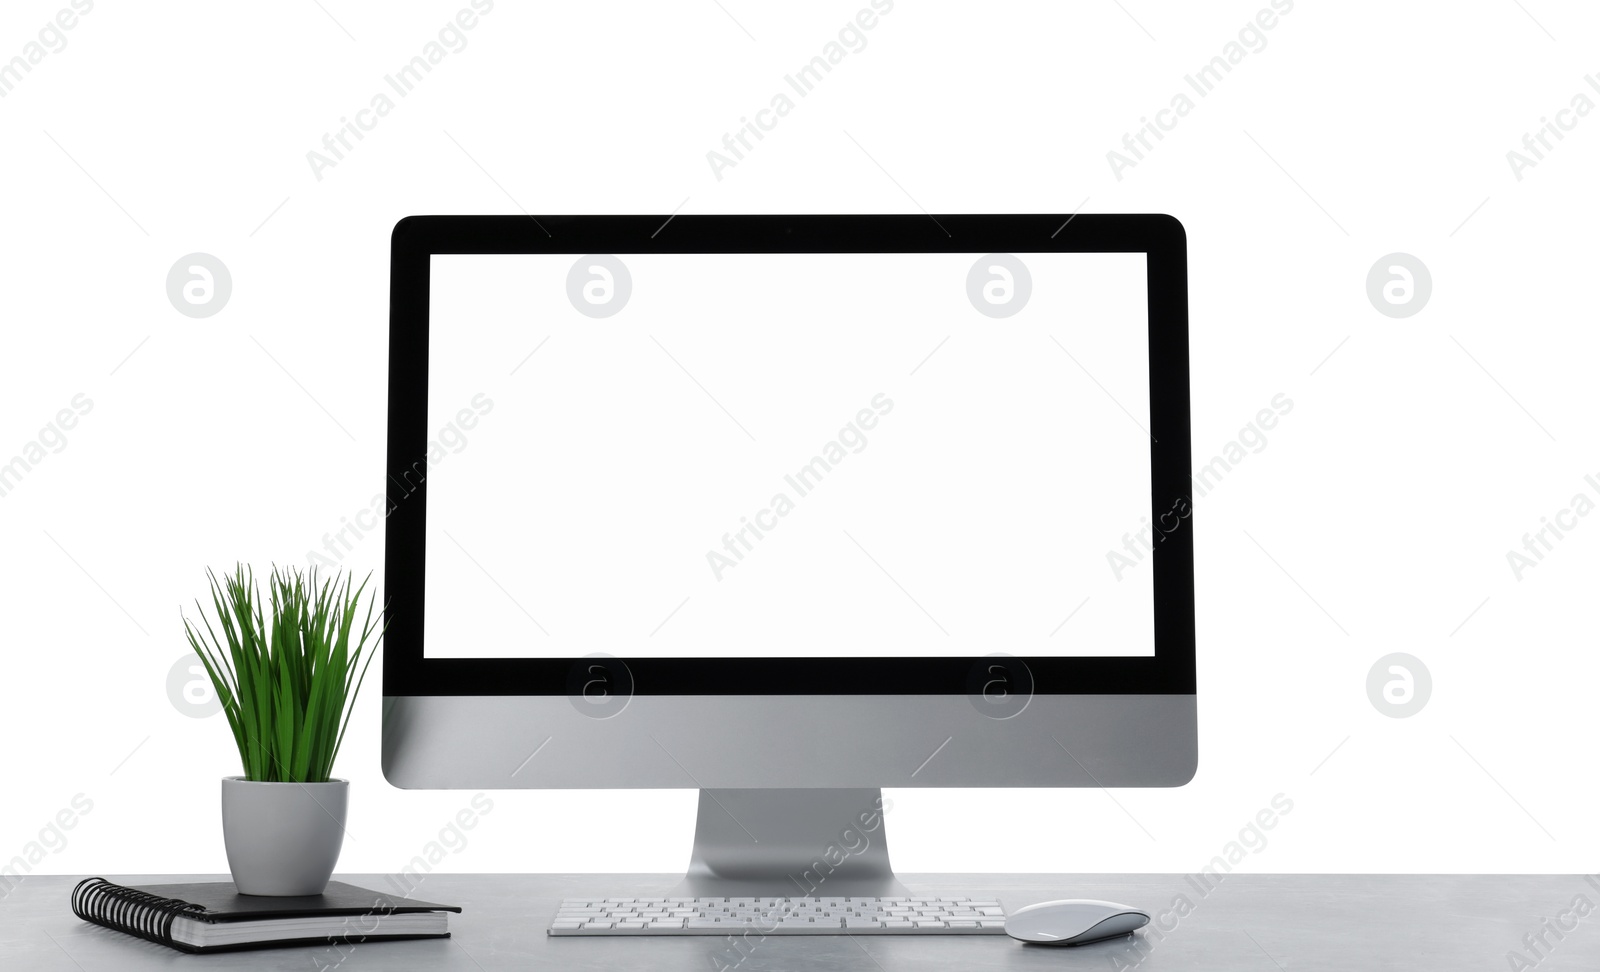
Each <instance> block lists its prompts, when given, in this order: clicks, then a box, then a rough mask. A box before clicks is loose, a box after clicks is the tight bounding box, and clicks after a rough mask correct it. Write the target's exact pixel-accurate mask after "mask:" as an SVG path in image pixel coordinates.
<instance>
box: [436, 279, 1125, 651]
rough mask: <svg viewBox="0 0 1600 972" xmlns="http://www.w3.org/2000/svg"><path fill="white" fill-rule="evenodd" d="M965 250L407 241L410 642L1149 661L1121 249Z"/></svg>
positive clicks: (477, 647)
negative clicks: (423, 338)
mask: <svg viewBox="0 0 1600 972" xmlns="http://www.w3.org/2000/svg"><path fill="white" fill-rule="evenodd" d="M981 256H983V254H977V253H970V254H799V255H795V254H747V255H728V254H707V255H638V254H623V255H620V256H619V257H618V259H620V260H621V261H622V262H623V263H624V264H625V266H626V268H627V271H628V273H629V276H630V277H631V293H630V295H629V297H628V300H627V303H626V305H625V306H624V307H623V308H622V310H621V311H620V312H618V313H616V314H615V316H611V317H608V318H604V319H595V318H592V317H588V316H585V315H584V314H581V313H579V312H578V310H577V309H575V307H574V305H573V303H572V302H571V300H569V295H568V287H567V281H568V275H569V271H570V270H571V269H572V268H573V267H574V265H575V264H576V263H578V262H579V258H577V257H575V256H572V255H436V256H434V257H433V258H432V275H431V297H430V308H429V315H430V333H429V392H428V395H429V406H428V415H429V429H430V431H431V432H432V433H433V435H432V442H430V448H431V457H430V469H429V472H428V480H427V482H428V489H427V564H426V592H427V593H426V605H425V614H426V622H425V629H424V639H425V645H426V654H427V656H428V657H576V656H581V655H585V654H589V653H591V652H606V653H609V654H613V655H618V656H622V657H651V656H663V657H683V656H701V657H739V656H873V655H880V656H916V655H956V656H962V655H983V654H989V653H992V652H1007V653H1010V654H1015V655H1149V654H1152V653H1153V624H1152V610H1153V596H1152V591H1153V588H1152V583H1151V574H1152V572H1151V571H1150V570H1149V569H1148V565H1147V564H1146V566H1145V567H1144V568H1143V569H1138V570H1130V571H1127V572H1125V574H1124V576H1123V577H1122V578H1121V579H1120V580H1118V579H1117V578H1116V577H1115V576H1114V574H1113V572H1112V571H1111V570H1110V569H1109V568H1108V565H1107V550H1108V549H1109V547H1110V546H1112V545H1115V544H1117V543H1119V542H1120V538H1121V537H1122V535H1123V534H1124V533H1125V532H1128V531H1136V530H1137V529H1138V528H1139V527H1140V525H1141V524H1142V523H1144V522H1145V521H1146V520H1147V519H1148V516H1149V510H1150V438H1149V435H1148V433H1147V431H1146V430H1147V429H1148V428H1149V417H1148V416H1149V397H1150V396H1149V379H1148V338H1147V335H1148V331H1147V326H1148V323H1147V316H1146V315H1147V309H1146V303H1147V302H1146V299H1145V292H1146V291H1145V257H1144V255H1143V254H1042V253H1029V254H1020V255H1019V258H1020V259H1021V260H1022V261H1023V262H1024V263H1025V265H1026V266H1027V268H1028V272H1029V275H1030V277H1031V282H1032V285H1031V293H1030V295H1029V297H1028V300H1027V303H1026V305H1025V306H1024V307H1023V309H1022V310H1021V311H1020V312H1018V313H1016V314H1015V315H1014V316H1011V317H1007V318H1003V319H996V318H992V317H988V316H985V315H984V314H981V313H979V312H978V310H977V309H975V307H974V305H973V303H972V302H971V301H970V300H969V296H968V290H967V279H968V273H969V270H970V269H971V268H972V267H973V265H974V263H975V262H976V261H977V260H978V259H979V257H981ZM584 272H585V273H587V270H585V271H584ZM469 425H470V426H471V427H470V428H468V426H469ZM868 425H870V426H871V427H870V428H868V427H867V426H868ZM830 444H832V446H831V447H830ZM818 457H821V463H820V464H818V463H816V462H815V460H816V459H817V458H818ZM830 460H832V461H830ZM808 466H809V467H810V469H811V471H810V473H809V474H808V475H806V476H805V477H804V478H801V477H799V475H798V474H799V473H800V472H801V471H802V470H804V469H805V468H806V467H808ZM763 527H764V528H763ZM741 530H743V532H742V533H741ZM758 531H759V536H758V535H757V534H758ZM1069 616H1070V620H1066V619H1068V618H1069ZM1064 621H1065V623H1063V622H1064Z"/></svg>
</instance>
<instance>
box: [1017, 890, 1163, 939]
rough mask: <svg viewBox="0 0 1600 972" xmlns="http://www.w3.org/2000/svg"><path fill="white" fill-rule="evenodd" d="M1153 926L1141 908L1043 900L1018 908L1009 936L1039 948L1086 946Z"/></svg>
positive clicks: (1112, 903) (1109, 903)
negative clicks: (1049, 946)
mask: <svg viewBox="0 0 1600 972" xmlns="http://www.w3.org/2000/svg"><path fill="white" fill-rule="evenodd" d="M1149 923H1150V916H1149V915H1147V914H1145V913H1144V912H1142V911H1140V910H1139V909H1138V908H1130V907H1128V906H1127V905H1120V904H1116V903H1114V902H1111V901H1090V900H1085V899H1078V898H1073V899H1068V900H1066V901H1041V902H1039V903H1038V904H1031V905H1028V906H1027V907H1026V908H1018V909H1017V910H1016V911H1013V912H1012V913H1011V916H1010V917H1008V918H1007V919H1006V934H1007V935H1010V936H1011V937H1012V938H1015V939H1017V940H1018V941H1023V942H1033V943H1035V944H1039V945H1087V944H1088V943H1089V942H1099V941H1104V940H1105V939H1107V938H1116V937H1118V936H1120V935H1127V934H1131V933H1132V932H1133V930H1134V929H1136V928H1143V927H1144V926H1145V925H1147V924H1149Z"/></svg>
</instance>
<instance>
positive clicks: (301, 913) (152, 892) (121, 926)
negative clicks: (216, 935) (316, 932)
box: [72, 878, 461, 952]
mask: <svg viewBox="0 0 1600 972" xmlns="http://www.w3.org/2000/svg"><path fill="white" fill-rule="evenodd" d="M72 911H73V913H74V914H76V915H77V916H78V917H79V918H82V919H83V920H84V921H89V922H93V923H94V924H97V925H102V926H104V927H106V928H110V929H113V930H115V931H120V932H124V933H126V934H129V935H134V936H137V937H139V938H143V939H145V940H146V941H152V942H158V943H159V944H162V945H166V946H168V947H170V948H175V949H178V950H180V951H184V952H200V951H204V952H212V951H225V950H234V949H243V948H277V947H283V946H291V945H325V944H327V943H329V942H330V941H335V940H337V941H340V942H344V941H349V942H364V941H396V940H399V939H402V938H419V937H425V938H435V937H437V938H447V937H449V933H448V932H447V933H445V934H444V935H438V936H434V935H426V936H418V935H382V934H379V935H351V936H348V937H343V936H341V937H339V938H338V939H333V938H327V937H322V938H305V939H294V940H286V941H273V942H251V943H243V944H238V945H225V946H218V947H213V948H204V949H197V948H194V947H193V946H190V945H187V944H185V943H183V942H177V941H173V939H172V934H171V932H172V923H173V922H174V921H178V920H183V919H190V920H194V921H203V922H210V923H221V922H248V921H256V920H264V919H265V920H276V919H287V918H315V917H347V916H348V917H359V916H363V915H389V914H394V915H404V914H415V913H419V912H428V911H454V912H457V913H459V912H460V911H461V909H460V908H459V907H457V906H455V905H442V904H433V903H432V902H428V901H417V900H415V899H412V898H399V897H395V896H394V895H391V894H385V893H384V892H382V891H371V890H368V889H366V888H358V887H355V886H354V885H350V884H345V883H343V882H342V881H330V882H328V887H327V890H325V891H324V892H323V893H322V894H311V895H304V896H298V897H267V896H263V895H255V894H240V893H239V892H238V889H237V888H235V887H234V885H233V882H232V881H214V882H207V883H197V884H150V885H141V886H138V887H124V886H122V885H118V884H112V883H111V882H109V881H107V880H105V879H104V878H89V879H88V880H85V881H82V882H80V883H79V884H78V886H77V887H76V888H73V890H72Z"/></svg>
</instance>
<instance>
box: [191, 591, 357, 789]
mask: <svg viewBox="0 0 1600 972" xmlns="http://www.w3.org/2000/svg"><path fill="white" fill-rule="evenodd" d="M206 576H207V578H209V580H210V582H211V602H212V605H213V606H214V608H215V611H216V620H217V627H219V628H221V629H222V637H221V638H218V637H217V632H216V629H215V628H213V627H212V623H211V619H209V618H207V617H206V612H205V608H204V607H202V606H201V604H200V602H199V601H198V600H196V601H195V607H196V608H197V609H198V610H199V612H200V621H201V623H202V624H203V625H204V630H203V631H202V629H201V628H200V627H198V626H196V625H195V624H193V623H191V622H190V621H189V619H188V618H187V617H185V618H184V619H183V628H184V632H185V634H187V635H188V638H189V644H190V646H192V647H193V648H194V650H195V653H196V654H197V655H199V656H200V661H201V663H202V664H204V665H205V668H206V674H208V675H209V676H210V677H211V684H212V686H213V687H215V689H216V692H217V698H218V699H220V700H221V701H222V711H223V713H224V714H225V715H227V717H228V727H229V728H230V729H232V730H233V738H234V742H235V743H237V744H238V747H239V759H240V761H241V762H242V763H243V764H244V776H245V779H247V780H254V781H257V782H269V783H279V782H282V783H289V782H293V783H324V782H327V781H328V779H329V778H330V774H331V773H332V772H333V761H334V760H335V759H336V758H337V757H338V755H339V746H340V745H341V744H342V743H343V742H344V734H345V730H346V729H347V728H349V725H350V713H351V712H352V711H353V710H354V708H355V700H356V695H357V694H358V693H359V692H360V691H361V683H362V682H363V681H364V680H365V679H366V674H367V667H368V666H370V665H371V664H372V659H373V657H374V656H375V655H376V654H377V645H378V641H379V640H380V639H381V638H382V637H383V632H382V630H380V629H379V627H378V621H377V620H374V619H373V611H374V609H375V604H376V601H377V595H376V592H373V593H372V594H371V595H369V596H368V598H367V605H366V615H365V618H364V619H363V620H362V623H361V627H360V629H359V631H358V630H357V629H356V627H355V621H356V615H357V614H358V613H359V609H360V602H361V597H362V594H363V593H364V592H365V591H366V589H367V584H368V583H369V582H370V581H371V580H372V575H370V574H369V575H367V578H366V579H365V580H363V581H362V582H361V584H360V586H358V587H355V589H354V590H353V591H352V589H351V588H352V578H351V577H350V575H344V576H343V578H342V579H341V578H340V577H339V575H337V574H336V575H335V576H334V577H333V578H332V579H328V580H323V579H321V578H319V577H318V575H317V569H316V568H315V567H312V568H310V569H309V570H308V571H304V572H302V571H301V570H299V569H288V570H282V569H279V568H276V567H274V568H273V570H272V574H271V575H270V576H269V577H268V578H267V592H268V600H267V602H265V603H264V602H263V601H262V599H261V589H260V586H259V585H258V584H257V583H256V580H255V575H254V572H253V571H250V570H248V569H247V568H246V567H245V566H244V565H242V564H240V565H237V566H235V568H234V572H233V573H232V574H229V575H224V576H223V577H222V578H221V579H220V580H219V579H218V578H217V575H216V573H215V572H213V571H211V570H207V571H206ZM379 620H381V618H380V619H379ZM352 636H354V644H353V645H352V643H351V642H352ZM369 640H370V641H371V645H370V647H369V645H368V641H369ZM363 654H365V655H366V661H365V663H363V662H362V655H363Z"/></svg>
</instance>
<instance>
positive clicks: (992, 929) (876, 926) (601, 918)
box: [549, 897, 1006, 937]
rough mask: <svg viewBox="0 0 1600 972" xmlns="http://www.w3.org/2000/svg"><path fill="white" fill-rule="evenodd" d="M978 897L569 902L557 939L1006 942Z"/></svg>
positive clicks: (998, 918) (556, 926) (555, 927)
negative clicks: (997, 938) (952, 938)
mask: <svg viewBox="0 0 1600 972" xmlns="http://www.w3.org/2000/svg"><path fill="white" fill-rule="evenodd" d="M1005 928H1006V913H1005V910H1004V909H1003V908H1001V907H1000V902H998V901H993V900H974V899H972V898H931V897H930V898H567V899H565V900H563V901H562V902H561V907H560V908H559V909H557V911H556V917H555V920H554V921H553V922H551V924H550V932H549V933H550V934H551V935H575V936H580V937H584V936H592V935H733V934H741V935H742V934H744V933H745V932H746V931H750V932H755V933H757V934H765V935H1003V934H1005Z"/></svg>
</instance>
